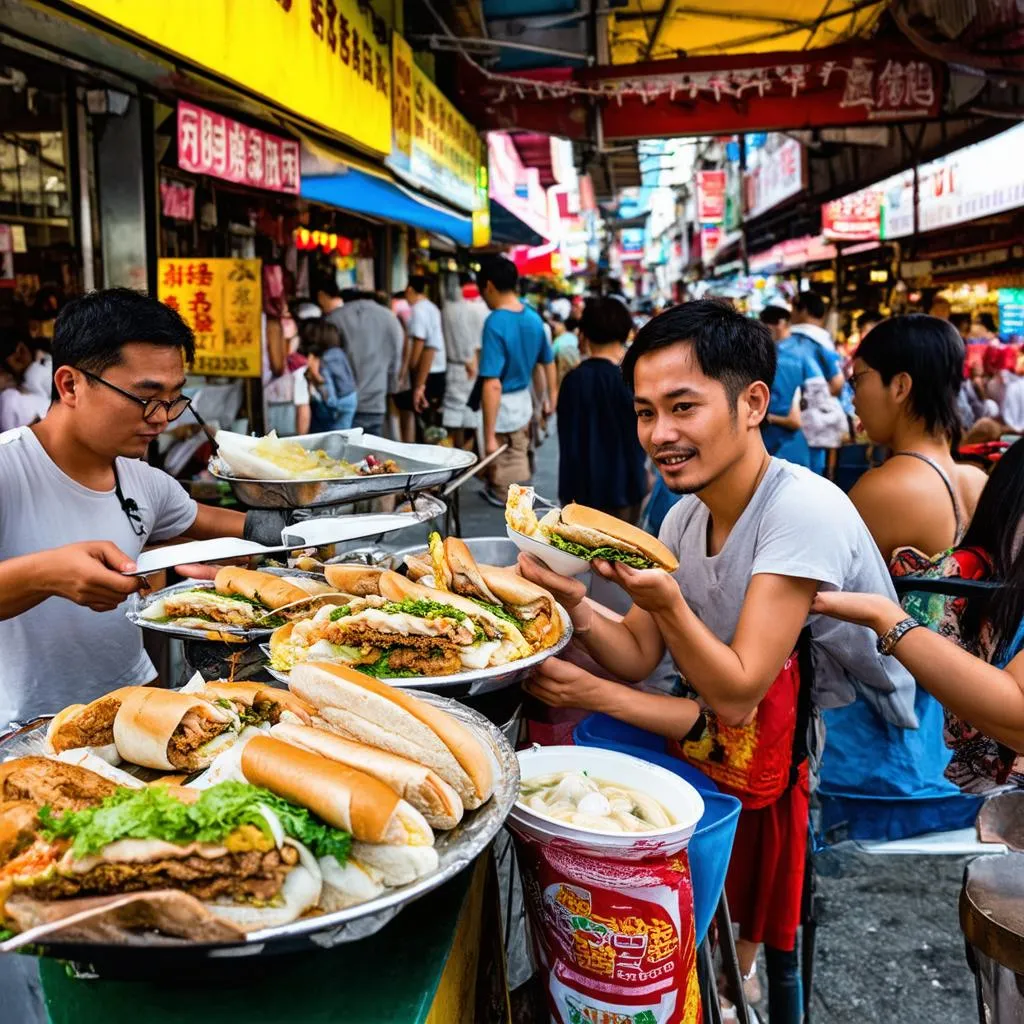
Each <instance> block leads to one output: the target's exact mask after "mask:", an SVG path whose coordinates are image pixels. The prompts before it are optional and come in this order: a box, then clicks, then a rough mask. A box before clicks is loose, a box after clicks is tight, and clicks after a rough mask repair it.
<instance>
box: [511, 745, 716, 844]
mask: <svg viewBox="0 0 1024 1024" xmlns="http://www.w3.org/2000/svg"><path fill="white" fill-rule="evenodd" d="M518 756H519V770H520V774H521V779H522V781H521V783H520V789H519V799H518V800H517V801H516V803H515V805H514V807H513V808H512V813H511V815H510V816H509V827H510V828H511V829H512V830H513V831H514V832H519V833H521V834H523V835H525V836H526V837H528V838H530V839H533V840H535V841H537V842H541V843H545V844H557V845H565V844H571V845H572V846H574V847H576V848H578V849H579V850H580V851H581V852H592V853H593V855H594V856H601V855H610V856H614V857H618V858H623V859H629V860H633V859H640V858H644V857H653V856H667V855H669V854H671V853H674V852H676V851H678V850H681V849H683V848H684V847H685V846H686V844H687V842H688V841H689V838H690V836H691V835H692V834H693V831H694V829H695V828H696V827H697V823H698V822H699V821H700V819H701V817H702V816H703V814H704V801H703V800H702V799H701V797H700V794H699V793H698V792H697V790H696V789H694V788H693V786H691V785H690V784H689V783H688V782H687V781H686V780H685V779H683V778H681V777H680V776H678V775H675V774H673V773H672V772H670V771H668V770H667V769H665V768H662V767H660V766H659V765H655V764H650V763H648V762H647V761H642V760H640V759H639V758H637V757H632V756H630V755H629V754H622V753H619V752H618V751H615V750H600V749H597V748H594V747H575V746H564V747H538V746H535V747H533V748H532V749H530V750H523V751H520V752H519V755H518Z"/></svg>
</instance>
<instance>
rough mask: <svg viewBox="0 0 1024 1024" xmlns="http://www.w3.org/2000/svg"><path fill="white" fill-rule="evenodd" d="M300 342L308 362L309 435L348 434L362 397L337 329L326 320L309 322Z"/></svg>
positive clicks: (305, 325) (305, 326) (304, 328)
mask: <svg viewBox="0 0 1024 1024" xmlns="http://www.w3.org/2000/svg"><path fill="white" fill-rule="evenodd" d="M301 338H302V340H301V341H300V343H299V352H300V353H301V354H302V355H304V356H305V357H306V359H307V368H306V377H307V379H308V380H309V383H310V385H311V387H310V391H309V407H310V412H311V414H312V422H311V425H310V432H311V433H313V434H319V433H322V432H323V431H326V430H348V429H349V428H350V427H351V426H352V421H353V420H354V419H355V415H356V408H357V407H358V405H359V393H358V391H357V390H356V378H355V374H353V372H352V364H351V363H349V361H348V356H347V355H345V350H344V349H343V348H342V347H341V335H340V334H339V333H338V328H337V327H335V326H334V324H333V323H331V321H330V320H327V319H319V320H307V321H306V322H305V323H304V324H303V325H302V334H301Z"/></svg>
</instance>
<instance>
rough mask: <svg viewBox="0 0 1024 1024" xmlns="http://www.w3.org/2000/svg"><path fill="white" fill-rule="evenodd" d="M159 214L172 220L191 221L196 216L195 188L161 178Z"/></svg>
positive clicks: (181, 182)
mask: <svg viewBox="0 0 1024 1024" xmlns="http://www.w3.org/2000/svg"><path fill="white" fill-rule="evenodd" d="M160 212H161V213H162V214H163V215H164V216H165V217H172V218H173V219H174V220H193V219H194V218H195V215H196V190H195V186H194V185H189V184H186V183H185V182H184V181H169V180H168V179H167V178H161V179H160Z"/></svg>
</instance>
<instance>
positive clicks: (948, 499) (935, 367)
mask: <svg viewBox="0 0 1024 1024" xmlns="http://www.w3.org/2000/svg"><path fill="white" fill-rule="evenodd" d="M964 354H965V351H964V343H963V339H962V338H961V337H960V335H959V334H958V333H957V331H956V329H955V328H954V327H953V326H952V325H951V324H949V323H948V322H946V321H945V320H939V319H938V318H937V317H933V316H922V315H919V314H914V315H911V316H895V317H892V318H891V319H889V320H884V321H882V323H880V324H879V325H878V326H877V327H875V328H874V329H873V330H872V331H871V333H870V334H868V335H867V337H865V338H864V340H863V341H862V342H861V343H860V346H859V347H858V349H857V352H856V354H855V355H854V360H853V372H852V373H851V375H850V384H851V386H852V387H853V390H854V400H853V404H854V409H855V410H856V413H857V417H858V418H859V419H860V421H861V423H862V425H863V427H864V430H865V431H866V432H867V435H868V437H869V438H871V440H872V442H873V443H874V444H876V445H884V446H885V447H887V448H890V449H891V450H892V455H891V456H890V457H889V458H888V459H887V460H886V462H885V464H884V465H882V466H880V467H879V468H878V469H873V470H871V471H869V472H868V473H865V475H864V476H862V477H861V478H860V480H858V481H857V484H856V486H855V487H854V488H853V490H852V491H850V500H851V501H852V502H853V503H854V505H856V506H857V511H858V512H860V514H861V517H862V518H863V519H864V522H865V523H866V524H867V527H868V529H869V530H870V531H871V535H872V537H874V538H875V543H876V544H877V545H878V547H879V550H880V551H881V552H882V557H883V558H885V560H886V561H887V562H888V561H889V560H890V559H891V557H892V554H893V551H895V550H896V549H897V548H900V547H904V546H910V547H914V548H917V549H918V550H919V551H922V552H924V553H925V554H926V555H934V554H937V553H938V552H940V551H945V550H947V549H948V548H950V547H954V546H956V545H957V544H959V543H960V542H961V539H962V538H963V535H964V531H965V530H966V528H967V526H968V524H969V523H970V521H971V517H972V516H973V514H974V507H975V505H976V504H977V501H978V495H979V494H980V493H981V489H982V488H983V487H984V486H985V474H984V473H983V472H982V471H981V470H980V469H977V468H976V467H974V466H963V465H958V464H957V463H956V462H955V460H954V453H955V451H956V447H957V445H958V444H959V441H960V418H959V414H958V412H957V401H958V397H959V392H960V384H961V381H962V380H963V366H964Z"/></svg>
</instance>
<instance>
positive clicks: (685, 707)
mask: <svg viewBox="0 0 1024 1024" xmlns="http://www.w3.org/2000/svg"><path fill="white" fill-rule="evenodd" d="M774 372H775V349H774V346H773V344H772V340H771V336H770V334H769V332H768V330H767V328H766V327H764V325H762V324H760V323H758V322H757V321H754V320H750V319H747V318H746V317H744V316H742V315H741V314H739V313H737V312H735V311H734V310H732V309H731V308H730V307H728V306H726V305H723V304H720V303H716V302H711V301H704V302H691V303H687V304H685V305H682V306H678V307H676V308H675V309H673V310H670V311H668V312H666V313H664V314H662V315H661V316H659V317H657V318H656V319H654V320H652V321H650V322H649V323H648V324H647V325H646V326H645V327H644V328H643V329H642V330H641V331H640V332H639V334H638V336H637V338H636V341H635V342H634V343H633V346H632V348H631V349H630V351H629V353H628V354H627V356H626V358H625V360H624V362H623V373H624V376H625V379H626V383H627V385H629V386H630V388H631V389H632V391H633V401H634V407H635V410H636V414H637V421H638V424H637V430H638V435H639V438H640V441H641V443H642V444H643V446H644V448H645V449H646V451H647V454H648V455H649V456H650V457H651V458H652V459H653V461H654V462H655V464H656V465H657V467H658V469H659V470H660V472H661V474H662V477H663V479H664V481H665V483H666V484H667V485H668V486H669V488H670V489H671V490H673V491H674V492H675V493H677V494H682V495H683V498H682V499H681V500H680V501H679V502H678V504H677V505H676V506H675V507H674V508H673V509H672V510H671V511H670V512H669V514H668V516H667V517H666V519H665V522H664V525H663V527H662V530H661V536H660V539H661V541H662V543H663V544H664V545H665V546H666V547H667V548H668V549H669V550H670V551H671V553H672V554H673V555H674V556H675V557H676V558H678V563H679V564H678V568H677V569H675V571H674V572H673V573H672V574H671V575H670V574H669V572H666V571H664V570H663V569H661V568H651V569H636V568H632V567H631V566H629V565H628V564H623V563H621V562H614V563H612V562H607V561H603V560H597V561H595V563H594V565H595V568H596V569H597V571H598V572H600V573H601V575H603V576H605V577H606V578H607V579H611V580H614V581H615V582H617V583H619V584H620V585H621V586H622V587H623V588H624V589H625V590H626V591H627V592H628V593H629V594H630V596H631V597H632V599H633V602H634V604H633V608H632V609H631V610H630V611H629V613H628V614H627V615H626V617H625V618H624V619H623V620H622V621H613V619H611V618H609V617H607V616H605V615H602V614H601V612H600V610H599V609H598V608H597V607H595V606H594V605H593V604H592V603H591V602H589V601H588V600H586V598H585V597H584V588H583V585H582V584H581V583H579V582H577V581H575V580H567V579H564V578H562V577H560V576H557V575H556V574H554V573H552V572H551V571H550V570H548V569H546V568H545V567H543V566H541V565H540V563H538V562H536V561H533V560H531V559H529V558H528V557H527V556H525V555H524V556H521V561H520V565H521V570H522V572H523V574H524V575H525V576H526V577H527V578H528V579H531V580H533V581H534V582H536V583H538V584H540V585H541V586H544V587H546V588H547V589H548V590H551V591H552V592H553V593H555V596H556V597H557V598H558V600H559V601H560V602H561V603H562V605H563V606H564V607H566V608H567V609H568V610H569V612H570V615H571V616H572V619H573V624H574V626H575V638H576V641H577V642H578V643H580V644H581V645H582V646H583V647H584V649H585V650H586V651H587V653H588V654H589V655H590V656H591V657H593V658H594V659H595V660H596V661H597V662H598V663H599V664H600V665H601V666H602V667H603V668H605V669H606V670H608V671H609V672H610V673H611V674H613V675H615V676H618V677H619V678H620V679H623V680H628V681H630V682H639V681H641V680H643V679H644V678H646V677H647V676H648V675H649V674H650V673H651V672H652V671H653V670H654V668H655V666H656V665H657V664H658V662H659V661H660V659H661V657H662V654H663V652H664V650H665V648H666V646H667V647H668V649H669V651H670V652H671V654H672V656H673V658H674V660H675V663H676V665H677V667H678V668H679V670H680V672H681V674H682V678H683V680H685V683H684V688H683V689H681V690H680V694H681V696H671V695H664V694H649V693H639V692H636V691H634V690H631V689H628V688H626V687H624V686H622V685H620V684H618V683H616V682H613V681H610V680H608V679H601V678H598V677H597V676H595V675H593V674H591V673H589V672H587V671H586V670H584V669H583V668H580V667H578V666H576V665H573V664H570V663H569V662H567V661H563V660H561V659H558V658H551V659H549V660H548V661H546V662H545V663H544V664H543V665H542V666H541V667H540V669H539V670H538V674H537V677H536V678H535V680H534V681H533V682H531V683H530V685H529V689H530V691H531V692H532V693H533V694H535V695H536V696H537V697H539V698H540V699H542V700H544V701H545V702H547V703H549V704H552V705H555V706H566V707H577V708H585V709H587V710H592V711H602V712H605V713H607V714H610V715H612V716H614V717H616V718H620V719H622V720H624V721H627V722H630V723H632V724H634V725H637V726H639V727H641V728H644V729H648V730H650V731H652V732H655V733H658V734H660V735H662V736H664V737H666V739H667V740H668V741H669V749H670V751H671V752H672V753H674V754H676V756H679V757H682V758H684V759H685V760H687V761H690V762H691V763H693V764H695V765H696V766H698V767H699V768H700V769H701V770H702V771H704V772H705V773H706V774H707V775H709V776H711V777H712V778H713V779H714V780H715V781H716V782H717V783H718V784H719V785H720V787H721V788H723V789H724V790H726V791H727V792H730V793H733V794H734V795H736V796H738V797H739V798H740V800H741V801H742V803H743V811H742V812H741V814H740V823H739V833H738V835H737V839H736V843H735V845H734V854H733V859H732V863H731V864H730V869H729V876H728V880H727V883H726V885H727V891H728V893H729V901H730V906H731V909H732V911H733V916H734V918H735V919H736V920H737V921H738V923H739V925H740V938H741V943H740V957H741V964H742V966H743V968H744V973H747V972H748V971H749V970H750V969H751V967H752V966H753V963H754V959H755V957H756V953H757V947H758V944H760V943H762V942H763V943H764V944H765V946H766V947H767V962H768V975H769V987H770V993H769V1005H770V1014H771V1019H772V1021H773V1024H774V1022H778V1021H782V1022H789V1021H793V1022H796V1021H799V1020H800V1019H801V1016H802V1005H803V1004H802V995H801V991H800V975H799V971H798V969H797V957H796V952H795V944H796V933H797V928H798V925H799V921H800V906H801V894H802V885H803V871H804V863H805V855H806V842H807V827H808V768H807V753H808V731H809V730H808V724H809V721H808V720H809V718H810V717H811V715H812V713H813V709H812V705H817V706H825V707H835V706H840V705H843V704H849V703H852V702H853V700H855V699H856V698H857V697H858V696H859V697H861V698H863V699H866V700H868V701H869V703H870V704H871V705H872V706H873V707H874V708H875V710H876V711H877V712H878V713H879V714H880V715H882V716H883V717H884V718H886V719H887V720H888V721H890V722H891V723H893V724H895V725H897V726H902V727H910V728H913V727H915V726H916V720H915V717H914V712H913V698H914V684H913V681H912V679H911V678H910V676H909V675H908V674H907V673H906V672H905V671H904V670H903V669H902V668H901V667H900V666H899V665H898V664H897V663H896V662H895V661H892V660H890V659H887V658H885V657H883V656H882V655H880V654H879V653H878V651H877V650H876V648H875V638H874V636H873V634H872V633H871V632H870V631H869V630H867V629H862V628H858V627H850V626H847V627H846V628H845V629H844V628H840V627H839V626H838V624H837V623H835V622H833V621H829V620H827V619H824V618H823V617H820V616H812V615H810V608H811V601H812V600H813V598H814V595H815V592H816V591H817V590H818V589H819V588H825V589H831V590H866V591H868V592H872V593H881V594H889V595H892V584H891V582H890V581H889V577H888V574H887V572H886V567H885V564H884V563H883V561H882V559H881V557H880V556H879V554H878V552H877V549H876V548H875V547H874V545H873V542H872V540H871V536H870V534H869V533H868V532H867V528H866V527H865V526H864V524H863V522H862V521H861V519H860V517H859V516H858V515H857V512H856V510H855V509H854V507H853V506H852V505H851V503H850V502H849V500H848V499H847V498H846V496H845V495H844V494H843V493H842V492H841V491H839V490H838V488H836V487H835V486H834V485H832V484H831V483H829V482H828V481H826V480H824V479H822V478H821V477H818V476H815V475H814V474H812V473H811V472H809V471H808V470H806V469H804V468H803V467H799V466H794V465H792V464H790V463H787V462H784V461H781V460H778V459H773V458H771V457H770V456H769V455H768V453H767V451H766V450H765V447H764V442H763V440H762V438H761V431H760V425H761V422H762V420H763V419H764V417H765V414H766V412H767V409H768V402H769V395H770V392H769V389H770V386H771V382H772V377H773V375H774ZM606 529H607V532H611V531H612V530H614V525H613V524H612V525H607V527H606ZM802 640H803V641H804V642H803V643H802V642H801V641H802ZM803 646H809V652H810V661H809V662H808V660H806V659H802V658H801V657H800V656H799V654H798V652H799V649H800V648H801V647H803ZM810 665H813V669H812V670H809V669H810ZM808 676H810V678H808ZM684 695H685V696H684Z"/></svg>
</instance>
